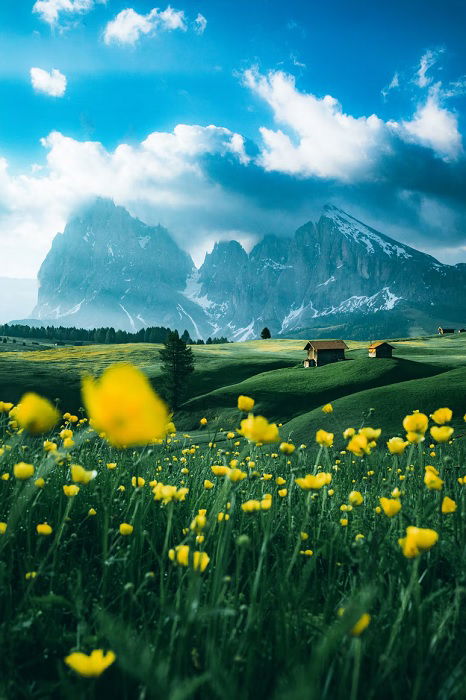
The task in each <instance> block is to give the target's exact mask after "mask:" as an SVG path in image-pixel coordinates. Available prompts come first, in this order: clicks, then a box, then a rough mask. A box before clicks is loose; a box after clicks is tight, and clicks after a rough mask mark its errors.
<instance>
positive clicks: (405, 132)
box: [244, 69, 462, 182]
mask: <svg viewBox="0 0 466 700" xmlns="http://www.w3.org/2000/svg"><path fill="white" fill-rule="evenodd" d="M395 77H396V81H395ZM244 82H245V84H246V85H247V86H248V87H249V88H250V89H251V90H252V91H253V92H254V93H255V94H256V95H257V96H259V97H261V98H262V99H263V100H265V102H266V103H267V104H268V105H269V106H270V107H271V109H272V112H273V116H274V120H275V122H276V123H277V124H278V125H279V126H281V127H282V128H281V129H270V128H267V127H265V126H263V127H261V128H260V134H261V136H262V146H261V153H260V156H259V162H260V164H261V165H262V166H263V167H264V168H265V169H266V170H276V171H279V172H284V173H289V174H293V175H299V176H301V177H309V176H317V177H323V178H336V179H338V180H340V181H346V182H354V181H361V180H365V179H373V178H375V177H378V173H377V167H378V164H379V162H380V160H381V159H382V158H384V157H386V156H387V155H390V154H392V155H393V156H394V157H396V153H397V150H398V149H399V144H398V141H399V140H403V141H406V142H409V143H414V144H417V145H419V146H422V147H425V148H430V149H432V151H434V153H435V154H436V155H437V156H438V157H440V158H444V159H452V158H456V157H458V156H459V155H460V154H461V152H462V143H461V134H460V133H459V129H458V119H457V116H456V114H455V113H454V112H452V111H450V110H448V109H447V108H446V107H444V106H443V105H442V104H441V97H442V92H441V88H440V85H439V84H437V85H435V86H432V88H431V89H430V90H429V93H428V96H427V99H426V100H422V101H421V102H419V103H418V105H417V108H416V111H415V113H414V115H413V117H412V118H411V119H409V120H404V121H402V122H401V123H399V122H396V121H388V122H386V121H384V120H382V119H380V118H379V117H378V116H377V115H376V114H371V115H370V116H362V117H353V116H352V115H350V114H346V113H345V112H344V111H343V107H342V105H341V104H340V102H339V101H338V100H337V99H336V98H335V97H332V96H331V95H325V96H324V97H317V96H316V95H313V94H306V93H303V92H300V91H299V90H298V89H297V87H296V84H295V79H294V77H293V76H291V75H287V74H286V73H283V72H282V71H271V72H269V73H268V74H267V75H261V74H260V73H259V72H258V71H257V70H256V69H250V70H247V71H245V73H244ZM396 82H398V77H397V75H396V74H395V76H394V78H393V79H392V83H395V84H396Z"/></svg>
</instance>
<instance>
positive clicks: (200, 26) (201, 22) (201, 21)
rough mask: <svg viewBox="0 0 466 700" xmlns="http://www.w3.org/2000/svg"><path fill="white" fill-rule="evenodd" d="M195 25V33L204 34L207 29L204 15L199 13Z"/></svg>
mask: <svg viewBox="0 0 466 700" xmlns="http://www.w3.org/2000/svg"><path fill="white" fill-rule="evenodd" d="M193 24H194V31H195V32H196V34H204V32H205V29H206V27H207V20H206V18H205V17H204V15H201V13H200V12H199V14H198V15H197V17H196V19H195V20H194V22H193Z"/></svg>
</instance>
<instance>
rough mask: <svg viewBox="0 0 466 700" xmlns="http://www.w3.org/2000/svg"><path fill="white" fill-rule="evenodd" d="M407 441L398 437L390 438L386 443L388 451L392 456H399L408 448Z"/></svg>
mask: <svg viewBox="0 0 466 700" xmlns="http://www.w3.org/2000/svg"><path fill="white" fill-rule="evenodd" d="M408 444H409V443H408V441H407V440H403V438H400V437H392V438H390V440H388V442H387V447H388V451H389V452H390V454H392V455H401V454H403V452H404V451H405V449H406V447H407V446H408Z"/></svg>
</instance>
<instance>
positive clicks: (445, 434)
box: [430, 425, 454, 442]
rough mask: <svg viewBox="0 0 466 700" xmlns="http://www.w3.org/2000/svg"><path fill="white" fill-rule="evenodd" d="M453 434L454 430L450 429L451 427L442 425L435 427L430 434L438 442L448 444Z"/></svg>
mask: <svg viewBox="0 0 466 700" xmlns="http://www.w3.org/2000/svg"><path fill="white" fill-rule="evenodd" d="M453 432H454V430H453V428H450V426H449V425H442V426H440V427H439V426H437V425H433V426H432V428H431V429H430V434H431V435H432V437H433V438H434V440H435V441H436V442H448V440H449V439H450V438H451V436H452V435H453Z"/></svg>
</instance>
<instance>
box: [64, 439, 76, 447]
mask: <svg viewBox="0 0 466 700" xmlns="http://www.w3.org/2000/svg"><path fill="white" fill-rule="evenodd" d="M63 447H64V448H65V449H70V448H71V447H74V440H73V438H70V437H67V438H65V439H64V440H63Z"/></svg>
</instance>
